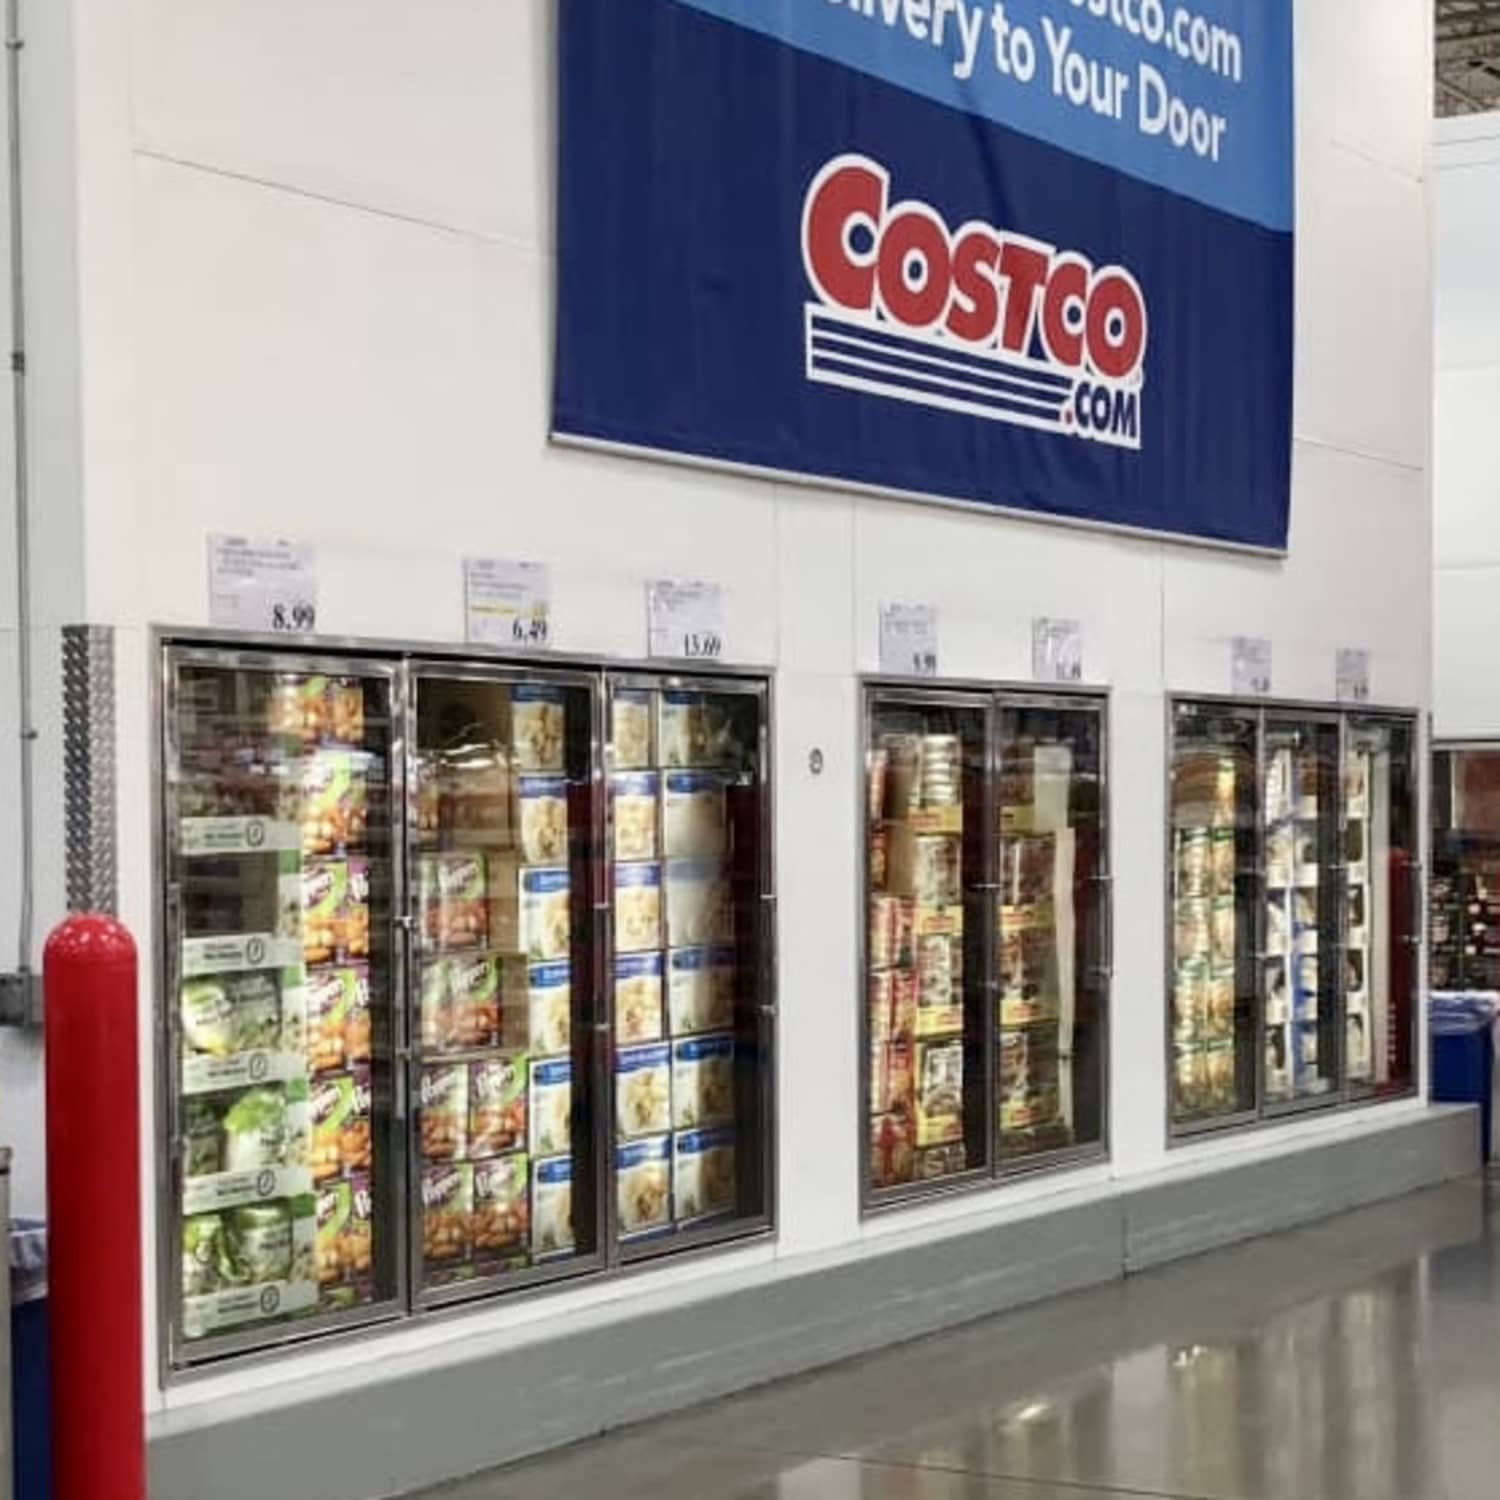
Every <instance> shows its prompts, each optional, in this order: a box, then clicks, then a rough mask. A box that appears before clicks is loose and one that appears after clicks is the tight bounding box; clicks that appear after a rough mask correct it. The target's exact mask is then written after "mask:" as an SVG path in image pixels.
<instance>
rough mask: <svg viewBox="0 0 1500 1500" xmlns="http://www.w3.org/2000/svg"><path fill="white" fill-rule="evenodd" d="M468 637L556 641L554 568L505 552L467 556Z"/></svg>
mask: <svg viewBox="0 0 1500 1500" xmlns="http://www.w3.org/2000/svg"><path fill="white" fill-rule="evenodd" d="M464 629H465V639H467V640H468V641H470V642H471V643H472V644H474V645H476V646H521V647H527V648H530V649H533V650H536V649H540V648H543V647H546V646H550V645H551V644H552V570H551V568H549V567H548V566H547V564H546V563H536V562H516V561H513V560H511V559H508V558H500V557H470V558H465V559H464Z"/></svg>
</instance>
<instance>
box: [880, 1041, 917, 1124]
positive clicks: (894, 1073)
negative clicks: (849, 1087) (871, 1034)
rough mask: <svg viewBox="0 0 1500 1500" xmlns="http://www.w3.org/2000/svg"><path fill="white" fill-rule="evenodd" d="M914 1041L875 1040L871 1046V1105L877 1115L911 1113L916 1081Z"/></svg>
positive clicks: (908, 1115) (909, 1114) (907, 1114)
mask: <svg viewBox="0 0 1500 1500" xmlns="http://www.w3.org/2000/svg"><path fill="white" fill-rule="evenodd" d="M914 1045H915V1044H914V1043H912V1042H904V1041H903V1042H879V1041H877V1042H873V1043H872V1044H871V1047H870V1108H871V1109H872V1110H873V1111H874V1112H875V1113H876V1114H886V1113H891V1114H903V1115H906V1116H907V1117H908V1118H909V1117H910V1116H911V1114H912V1111H913V1108H914V1106H915V1103H916V1101H915V1098H914V1095H913V1089H914V1087H915V1082H916V1074H915V1071H914V1063H915V1058H914V1053H913V1047H914Z"/></svg>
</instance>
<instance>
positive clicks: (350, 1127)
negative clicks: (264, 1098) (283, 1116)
mask: <svg viewBox="0 0 1500 1500" xmlns="http://www.w3.org/2000/svg"><path fill="white" fill-rule="evenodd" d="M371 1098H372V1094H371V1088H370V1070H369V1068H367V1067H363V1068H351V1069H350V1070H349V1071H348V1072H347V1073H330V1074H328V1075H327V1076H326V1077H324V1078H320V1079H319V1080H318V1081H317V1082H316V1083H314V1084H313V1086H312V1090H311V1094H310V1102H311V1110H312V1174H313V1181H314V1182H316V1183H322V1182H327V1181H328V1180H329V1178H331V1177H338V1176H341V1175H345V1174H347V1173H350V1172H358V1171H368V1170H369V1166H370V1150H371V1138H370V1128H371V1127H370V1109H371Z"/></svg>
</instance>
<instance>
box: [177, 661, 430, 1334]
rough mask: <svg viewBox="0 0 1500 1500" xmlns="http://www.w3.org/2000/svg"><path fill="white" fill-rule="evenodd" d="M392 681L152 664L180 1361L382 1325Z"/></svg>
mask: <svg viewBox="0 0 1500 1500" xmlns="http://www.w3.org/2000/svg"><path fill="white" fill-rule="evenodd" d="M392 681H393V679H392V677H391V676H390V675H389V673H387V672H385V671H380V670H373V669H370V668H368V667H361V666H359V665H357V664H351V663H347V662H346V663H338V662H329V663H317V662H310V661H306V660H296V659H292V658H284V659H283V658H276V657H272V656H263V657H262V656H257V655H254V654H247V653H233V654H230V653H215V652H211V651H186V650H183V651H177V650H173V651H169V653H168V656H167V660H166V698H165V719H166V722H165V725H164V730H165V735H164V744H165V746H166V759H167V764H166V777H165V798H164V804H163V811H164V822H165V827H164V829H163V834H164V848H165V850H166V877H167V885H166V902H167V907H166V922H165V932H166V952H167V962H168V980H169V983H168V995H169V1006H168V1008H167V1009H168V1013H167V1017H166V1032H167V1036H166V1044H167V1058H168V1060H169V1061H168V1074H169V1080H170V1087H169V1090H168V1093H169V1098H168V1101H167V1111H166V1117H167V1121H168V1129H169V1133H170V1140H169V1145H170V1151H171V1160H172V1162H173V1164H174V1167H175V1172H174V1181H175V1202H174V1204H173V1210H174V1212H173V1213H172V1215H171V1216H170V1222H171V1224H172V1226H173V1228H172V1233H173V1237H174V1244H173V1246H172V1250H171V1255H170V1256H169V1257H166V1258H165V1260H166V1266H167V1267H170V1268H172V1269H170V1270H168V1271H167V1272H166V1275H167V1276H168V1277H169V1278H170V1281H171V1287H170V1296H169V1297H168V1298H167V1299H166V1305H167V1306H168V1307H170V1308H171V1309H172V1315H173V1337H172V1339H171V1341H170V1342H171V1350H172V1357H173V1359H174V1361H175V1362H178V1363H191V1362H194V1361H195V1360H197V1359H200V1358H207V1357H209V1356H212V1355H217V1354H222V1353H226V1352H232V1351H234V1350H237V1349H243V1348H247V1347H253V1346H255V1345H257V1344H265V1343H275V1342H277V1341H278V1340H279V1339H280V1338H284V1337H287V1336H289V1326H290V1325H293V1324H295V1325H296V1330H295V1331H296V1332H305V1331H309V1330H311V1329H313V1328H316V1327H321V1326H324V1325H336V1324H340V1323H344V1322H349V1321H355V1320H358V1319H360V1318H362V1317H368V1316H371V1315H372V1313H378V1312H380V1311H381V1310H389V1309H391V1308H392V1307H393V1305H394V1304H395V1303H396V1301H397V1298H398V1295H399V1293H400V1291H401V1278H402V1267H403V1260H402V1247H401V1235H400V1230H399V1224H400V1218H399V1209H398V1203H399V1198H400V1181H401V1161H400V1157H399V1153H398V1152H397V1150H396V1149H395V1139H394V1130H395V1117H396V1109H395V1098H396V1095H395V1088H394V1083H395V1078H394V1073H393V1066H394V1019H395V1008H394V995H395V993H396V990H397V987H398V984H399V958H398V955H397V953H396V952H395V946H394V944H393V941H392V934H393V931H394V924H393V920H392V914H393V902H394V899H395V882H396V880H397V879H398V872H397V870H396V868H395V865H394V862H393V844H392V818H391V810H392V806H393V798H394V797H395V795H396V783H395V780H394V778H395V775H396V769H395V768H394V767H393V762H392V739H393V736H392Z"/></svg>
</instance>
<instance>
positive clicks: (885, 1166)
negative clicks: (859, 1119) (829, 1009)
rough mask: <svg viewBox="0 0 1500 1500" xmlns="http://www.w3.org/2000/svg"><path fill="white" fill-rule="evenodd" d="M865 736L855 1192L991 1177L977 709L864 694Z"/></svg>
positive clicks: (985, 738) (984, 818) (932, 697)
mask: <svg viewBox="0 0 1500 1500" xmlns="http://www.w3.org/2000/svg"><path fill="white" fill-rule="evenodd" d="M868 715H869V722H868V724H867V727H866V734H867V746H868V748H867V750H866V796H867V817H866V839H867V846H866V879H867V884H868V889H867V891H866V904H867V913H868V915H867V925H866V964H865V973H866V983H867V994H866V997H865V1005H866V1023H865V1028H864V1035H865V1037H866V1039H867V1042H868V1049H867V1052H868V1055H867V1057H866V1059H865V1068H866V1074H865V1099H866V1108H867V1111H868V1117H867V1122H866V1129H867V1131H868V1145H867V1157H866V1160H867V1178H866V1183H865V1190H866V1194H867V1196H869V1197H872V1198H875V1199H879V1198H880V1197H883V1196H890V1197H899V1196H901V1195H902V1194H903V1193H909V1192H911V1191H913V1190H914V1189H915V1188H917V1187H930V1186H931V1185H933V1184H936V1183H942V1182H944V1181H951V1180H952V1179H955V1178H962V1177H964V1176H966V1175H973V1174H982V1173H984V1172H987V1171H988V1170H989V1167H990V1155H989V1140H990V1128H989V1120H988V1114H989V1110H990V1105H989V1097H988V1072H987V1068H986V1057H985V1053H986V1049H987V1048H988V1045H989V1042H988V1037H989V1031H988V1028H987V1025H986V1016H985V1010H986V1005H987V1000H986V988H985V980H986V976H987V975H988V973H989V972H990V968H989V955H988V951H987V936H986V935H987V933H988V932H989V930H990V929H989V913H988V911H987V908H988V907H989V906H990V905H991V904H992V903H993V893H994V884H993V880H992V876H991V873H990V869H989V851H990V848H991V847H992V845H991V842H990V840H989V839H988V838H987V836H986V835H987V823H988V819H989V812H988V810H987V809H988V803H987V800H986V790H987V783H988V765H989V748H988V746H989V734H990V711H989V704H988V701H987V700H983V699H978V700H976V699H972V698H969V699H966V698H964V697H962V696H959V695H949V696H946V697H945V696H944V695H942V694H941V693H922V692H919V691H916V690H912V691H910V692H902V691H900V690H897V689H891V690H888V691H886V690H881V691H878V692H876V693H874V694H872V696H871V700H870V704H869V708H868Z"/></svg>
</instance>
